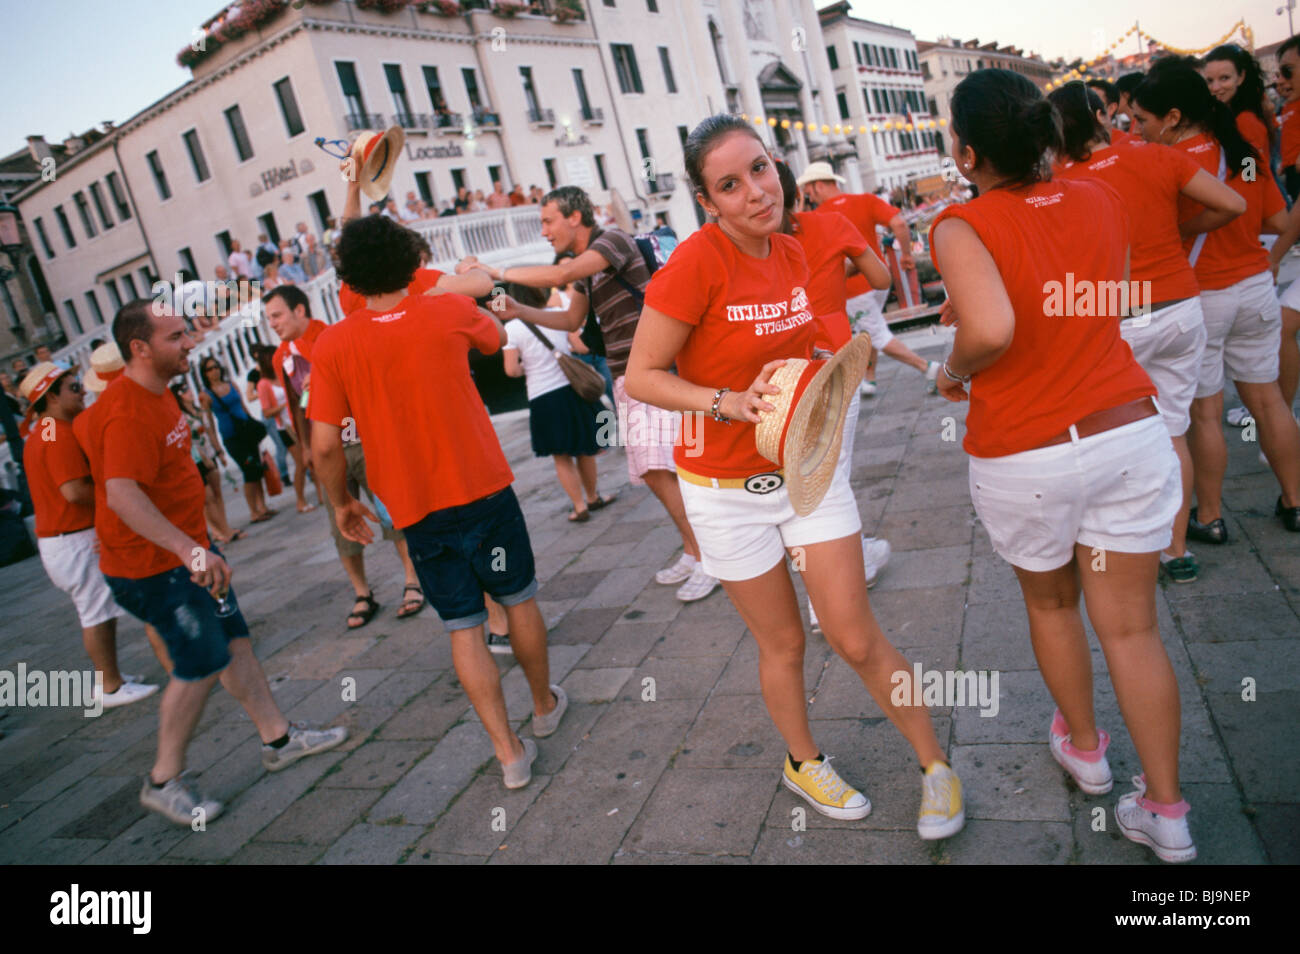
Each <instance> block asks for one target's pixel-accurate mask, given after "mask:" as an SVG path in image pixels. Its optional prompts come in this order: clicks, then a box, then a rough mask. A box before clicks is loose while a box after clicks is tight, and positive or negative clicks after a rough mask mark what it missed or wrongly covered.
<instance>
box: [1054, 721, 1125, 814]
mask: <svg viewBox="0 0 1300 954" xmlns="http://www.w3.org/2000/svg"><path fill="white" fill-rule="evenodd" d="M1069 728H1070V727H1069V726H1068V725H1067V724H1066V722H1065V716H1063V715H1061V710H1060V709H1057V710H1056V715H1055V716H1053V717H1052V727H1051V728H1050V729H1049V730H1048V733H1047V741H1048V744H1049V745H1050V746H1051V749H1052V758H1054V759H1056V761H1057V763H1058V764H1059V765H1060V766H1061V768H1063V769H1065V770H1066V771H1067V772H1069V773H1070V777H1071V778H1073V779H1074V784H1075V785H1078V786H1079V788H1080V789H1081V790H1083V791H1085V792H1087V793H1088V794H1089V795H1104V794H1106V793H1107V792H1109V791H1110V790H1111V787H1112V786H1113V785H1114V784H1115V779H1114V777H1113V776H1112V775H1111V774H1110V763H1109V762H1108V761H1106V748H1107V747H1108V746H1109V745H1110V735H1108V734H1107V733H1106V732H1105V731H1104V730H1102V729H1098V730H1097V737H1098V739H1100V741H1099V742H1098V743H1097V748H1095V749H1093V750H1092V751H1091V752H1084V751H1081V750H1079V749H1076V748H1075V747H1074V743H1073V742H1071V741H1070V734H1069Z"/></svg>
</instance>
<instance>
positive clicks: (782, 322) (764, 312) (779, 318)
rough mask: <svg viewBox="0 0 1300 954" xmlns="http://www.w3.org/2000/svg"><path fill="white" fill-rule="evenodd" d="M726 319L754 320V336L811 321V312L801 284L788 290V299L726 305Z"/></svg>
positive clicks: (786, 329) (787, 328)
mask: <svg viewBox="0 0 1300 954" xmlns="http://www.w3.org/2000/svg"><path fill="white" fill-rule="evenodd" d="M727 320H728V321H752V322H754V325H753V328H754V336H755V337H761V336H763V335H774V334H778V333H780V332H782V331H789V330H790V329H791V328H798V327H799V326H800V325H802V324H805V323H806V322H809V321H812V320H813V316H812V312H811V311H809V310H808V292H807V291H805V290H804V287H803V286H802V285H796V286H795V287H794V288H793V289H791V290H790V300H789V301H774V302H763V303H757V304H753V305H728V306H727Z"/></svg>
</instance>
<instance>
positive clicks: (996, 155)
mask: <svg viewBox="0 0 1300 954" xmlns="http://www.w3.org/2000/svg"><path fill="white" fill-rule="evenodd" d="M952 128H953V133H954V134H955V135H956V136H957V138H958V139H959V140H961V142H962V144H963V145H966V146H970V147H971V149H972V150H974V152H975V156H976V160H977V162H987V163H989V165H991V166H992V167H993V168H994V169H995V170H997V173H998V174H999V175H1002V176H1006V177H1008V178H1009V179H1010V180H1011V181H1012V182H1014V183H1016V184H1018V185H1027V184H1030V183H1034V182H1042V181H1045V180H1047V179H1049V178H1051V172H1050V167H1049V166H1048V164H1047V161H1046V153H1047V152H1048V151H1049V150H1052V151H1059V150H1060V148H1061V117H1060V116H1059V115H1058V114H1057V112H1056V109H1055V108H1054V107H1053V106H1052V104H1051V103H1049V102H1048V101H1047V100H1045V99H1044V98H1043V94H1042V92H1041V91H1040V90H1039V88H1038V87H1037V86H1035V85H1034V84H1033V83H1032V82H1030V80H1029V79H1027V78H1026V77H1024V76H1021V75H1020V74H1019V73H1013V72H1011V71H1010V70H992V69H990V70H976V71H975V72H974V73H971V74H970V75H969V76H967V77H966V78H965V79H964V80H962V81H961V82H960V83H959V84H957V89H956V90H955V91H954V92H953V94H952Z"/></svg>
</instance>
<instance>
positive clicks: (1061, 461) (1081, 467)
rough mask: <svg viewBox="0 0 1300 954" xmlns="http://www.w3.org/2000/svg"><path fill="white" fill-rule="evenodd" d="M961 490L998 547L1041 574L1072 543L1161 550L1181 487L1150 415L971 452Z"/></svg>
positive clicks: (1158, 423)
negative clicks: (990, 453)
mask: <svg viewBox="0 0 1300 954" xmlns="http://www.w3.org/2000/svg"><path fill="white" fill-rule="evenodd" d="M970 495H971V500H972V501H973V502H974V504H975V512H976V513H977V514H978V515H979V518H980V522H981V523H983V524H984V527H985V529H986V530H988V534H989V539H990V540H991V541H992V543H993V549H994V551H995V552H996V553H997V554H998V556H1000V557H1002V559H1004V560H1006V561H1007V562H1008V563H1010V564H1012V565H1013V566H1018V567H1021V568H1022V569H1025V570H1031V571H1033V572H1036V573H1042V572H1046V571H1048V570H1055V569H1057V568H1058V567H1062V566H1065V565H1066V564H1067V563H1069V562H1070V559H1071V558H1072V557H1073V556H1074V545H1075V544H1076V543H1080V544H1082V545H1083V546H1085V547H1094V548H1100V549H1101V550H1113V551H1115V552H1116V553H1153V552H1155V551H1156V550H1163V549H1164V548H1165V547H1167V546H1169V541H1170V539H1171V537H1172V527H1173V522H1174V515H1175V514H1177V512H1178V508H1179V506H1180V505H1181V504H1182V499H1183V489H1182V482H1181V477H1180V476H1179V469H1178V456H1177V455H1176V454H1175V453H1174V446H1173V443H1172V442H1171V441H1170V439H1169V432H1168V430H1167V429H1166V428H1165V424H1164V421H1163V420H1161V418H1160V417H1158V416H1155V415H1153V416H1151V417H1147V418H1143V419H1142V420H1140V421H1134V422H1133V423H1132V424H1125V425H1124V426H1122V427H1115V428H1112V429H1111V430H1109V431H1103V432H1102V433H1100V434H1094V435H1092V436H1091V437H1085V438H1082V439H1078V440H1074V441H1071V442H1070V443H1068V444H1055V445H1053V446H1051V447H1039V448H1036V449H1035V450H1030V451H1023V452H1021V453H1019V454H1008V455H1007V456H1005V457H972V458H971V459H970Z"/></svg>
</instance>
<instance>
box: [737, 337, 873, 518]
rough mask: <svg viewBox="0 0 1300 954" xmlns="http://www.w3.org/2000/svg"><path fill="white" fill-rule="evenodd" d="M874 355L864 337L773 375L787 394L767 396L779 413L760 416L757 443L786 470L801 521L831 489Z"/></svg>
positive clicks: (792, 501)
mask: <svg viewBox="0 0 1300 954" xmlns="http://www.w3.org/2000/svg"><path fill="white" fill-rule="evenodd" d="M870 354H871V339H870V337H869V336H868V335H866V334H858V335H855V336H854V337H853V340H852V341H850V342H849V343H848V344H846V345H845V346H844V347H843V348H841V349H840V350H839V351H838V352H836V353H835V356H834V357H832V358H830V359H829V360H827V361H807V360H804V359H803V358H792V359H790V360H788V361H786V363H785V364H784V365H783V366H782V367H780V368H777V370H776V371H775V372H774V373H773V375H772V377H771V382H772V383H773V384H775V385H776V386H777V387H779V388H780V389H781V393H780V394H774V395H767V396H766V397H765V400H766V401H767V402H768V403H770V404H774V405H776V410H775V411H765V412H760V414H761V417H762V420H761V421H760V422H759V424H758V426H757V427H756V428H755V430H754V444H755V445H756V446H757V448H758V452H759V453H760V454H762V455H763V456H764V457H766V458H767V459H768V460H770V461H772V462H773V463H774V464H777V465H779V466H780V467H781V468H782V470H783V471H784V473H785V485H786V490H787V492H788V493H789V495H790V504H791V506H793V507H794V512H795V513H797V514H798V515H799V516H801V517H803V516H807V515H808V514H810V513H812V512H813V511H814V510H816V509H817V505H818V504H820V503H821V502H822V498H823V497H825V496H826V491H827V490H828V489H829V488H830V485H831V480H832V478H834V476H835V465H836V463H837V462H838V461H839V457H840V443H841V441H842V440H843V437H844V415H845V414H846V413H847V412H848V409H849V402H850V401H852V400H853V392H854V391H855V390H856V389H857V387H858V382H859V381H861V380H862V375H863V373H864V372H865V371H866V369H867V358H868V357H869V356H870Z"/></svg>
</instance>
